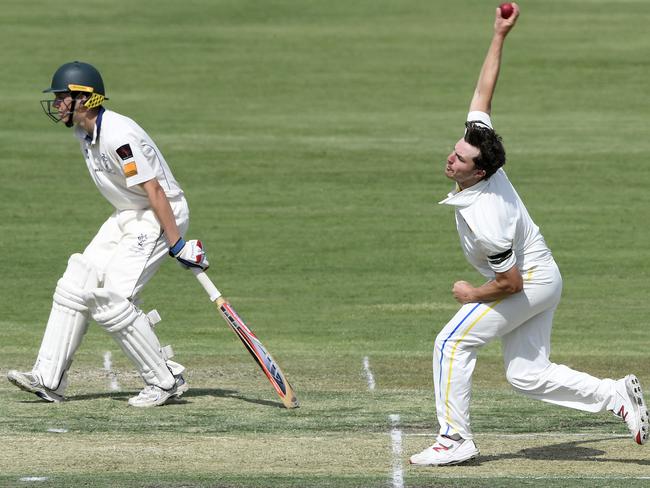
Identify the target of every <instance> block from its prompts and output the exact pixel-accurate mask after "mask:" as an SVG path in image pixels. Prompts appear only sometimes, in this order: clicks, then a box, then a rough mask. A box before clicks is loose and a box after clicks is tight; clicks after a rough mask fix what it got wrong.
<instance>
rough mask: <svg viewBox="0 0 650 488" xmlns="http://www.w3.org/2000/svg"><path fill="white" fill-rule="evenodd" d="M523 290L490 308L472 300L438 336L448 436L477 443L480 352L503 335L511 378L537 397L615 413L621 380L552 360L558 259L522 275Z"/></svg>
mask: <svg viewBox="0 0 650 488" xmlns="http://www.w3.org/2000/svg"><path fill="white" fill-rule="evenodd" d="M523 278H524V289H523V291H521V292H520V293H516V294H514V295H511V296H509V297H507V298H505V299H502V300H499V301H496V302H491V303H468V304H466V305H464V306H463V307H461V309H460V310H459V311H458V313H456V315H455V316H454V317H453V318H452V319H451V320H450V321H449V322H448V323H447V325H445V327H444V328H443V329H442V331H441V332H440V333H439V334H438V336H437V338H436V342H435V347H434V351H433V380H434V386H435V395H436V413H437V416H438V423H439V424H440V434H441V435H453V434H460V436H461V437H463V438H464V439H472V438H473V435H472V431H471V428H470V418H469V404H470V398H471V378H472V372H473V371H474V366H475V364H476V353H477V350H478V348H480V347H481V346H483V345H484V344H487V343H488V342H490V341H491V340H492V339H495V338H497V337H499V338H501V344H502V350H503V360H504V364H505V369H506V377H507V379H508V381H509V382H510V383H511V384H512V386H513V388H514V389H515V390H516V391H518V392H520V393H523V394H524V395H526V396H529V397H531V398H536V399H538V400H543V401H545V402H549V403H554V404H556V405H562V406H565V407H570V408H575V409H578V410H585V411H587V412H600V411H603V410H606V409H610V408H612V402H613V400H614V395H615V392H614V381H613V380H611V379H602V380H601V379H598V378H594V377H593V376H590V375H588V374H586V373H581V372H579V371H574V370H572V369H570V368H568V367H566V366H563V365H559V364H554V363H552V362H550V361H549V355H550V352H551V329H552V328H553V314H554V313H555V309H556V308H557V305H558V303H559V302H560V295H561V293H562V276H561V275H560V271H559V269H558V268H557V265H556V264H555V263H554V262H551V263H549V264H548V265H544V266H537V267H536V268H535V269H533V270H531V271H530V272H528V273H526V274H525V275H523Z"/></svg>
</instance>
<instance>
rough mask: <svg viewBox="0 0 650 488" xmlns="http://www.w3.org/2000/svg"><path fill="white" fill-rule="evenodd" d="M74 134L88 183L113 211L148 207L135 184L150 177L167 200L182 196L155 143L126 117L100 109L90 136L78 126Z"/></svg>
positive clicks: (145, 195) (140, 190)
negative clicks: (158, 184)
mask: <svg viewBox="0 0 650 488" xmlns="http://www.w3.org/2000/svg"><path fill="white" fill-rule="evenodd" d="M74 133H75V136H76V137H77V138H78V139H79V142H80V145H81V152H82V153H83V155H84V158H85V160H86V165H87V166H88V171H89V172H90V176H91V178H92V180H93V181H94V182H95V185H97V188H98V189H99V191H100V192H101V194H102V195H104V197H105V198H106V199H107V200H108V201H109V202H110V203H111V204H112V205H113V206H114V207H115V208H116V209H117V210H139V209H145V208H149V199H148V198H147V194H146V192H145V191H144V189H143V188H142V187H140V186H139V185H140V183H144V182H146V181H149V180H152V179H154V178H156V179H157V180H158V183H160V186H161V187H162V188H163V189H164V190H165V194H166V195H167V198H170V199H172V198H174V197H178V196H180V195H183V190H182V189H181V187H180V186H179V184H178V182H177V181H176V180H175V179H174V175H173V174H172V172H171V170H170V169H169V166H168V165H167V162H166V161H165V158H164V157H163V155H162V154H161V152H160V151H159V150H158V147H156V144H155V143H154V142H153V140H152V139H151V138H150V137H149V135H148V134H147V133H146V132H145V131H144V129H142V127H140V126H139V125H138V124H136V123H135V122H134V121H133V120H131V119H130V118H128V117H125V116H123V115H120V114H118V113H116V112H113V111H111V110H106V109H104V108H103V107H101V108H100V110H99V115H98V116H97V121H96V123H95V130H94V132H93V136H92V137H90V136H89V135H88V134H87V133H86V131H84V130H83V129H82V128H81V127H79V126H76V127H75V130H74Z"/></svg>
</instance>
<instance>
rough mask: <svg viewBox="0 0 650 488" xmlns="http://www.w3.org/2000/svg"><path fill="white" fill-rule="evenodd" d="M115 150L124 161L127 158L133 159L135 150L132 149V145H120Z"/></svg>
mask: <svg viewBox="0 0 650 488" xmlns="http://www.w3.org/2000/svg"><path fill="white" fill-rule="evenodd" d="M115 152H116V153H117V155H118V156H119V157H120V158H121V159H122V161H126V160H127V159H131V158H132V157H133V151H131V146H129V145H128V144H124V145H123V146H120V147H118V148H117V149H116V150H115Z"/></svg>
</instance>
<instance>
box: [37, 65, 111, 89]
mask: <svg viewBox="0 0 650 488" xmlns="http://www.w3.org/2000/svg"><path fill="white" fill-rule="evenodd" d="M67 91H69V92H75V91H82V92H87V93H98V94H100V95H104V96H105V95H106V91H105V90H104V81H103V80H102V75H100V74H99V71H97V69H96V68H95V67H94V66H92V65H90V64H88V63H82V62H81V61H73V62H72V63H65V64H64V65H62V66H61V67H60V68H59V69H57V70H56V72H55V73H54V76H53V77H52V86H50V88H47V89H46V90H43V93H60V92H67Z"/></svg>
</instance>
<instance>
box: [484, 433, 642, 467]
mask: <svg viewBox="0 0 650 488" xmlns="http://www.w3.org/2000/svg"><path fill="white" fill-rule="evenodd" d="M620 439H621V438H620V437H607V438H602V437H601V438H599V439H586V440H580V441H572V442H562V443H560V444H551V445H548V446H541V447H531V448H525V449H522V450H520V451H519V452H514V453H505V454H496V455H493V456H481V457H479V458H478V460H477V463H476V464H479V465H480V464H483V463H489V462H492V461H503V460H506V459H530V460H533V461H588V462H592V463H593V462H597V463H622V464H638V465H641V466H650V460H647V459H612V458H609V457H602V456H605V455H606V454H607V452H606V451H603V450H601V449H595V448H593V447H589V446H588V444H590V443H594V442H603V441H610V440H620ZM630 442H631V440H630Z"/></svg>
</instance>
